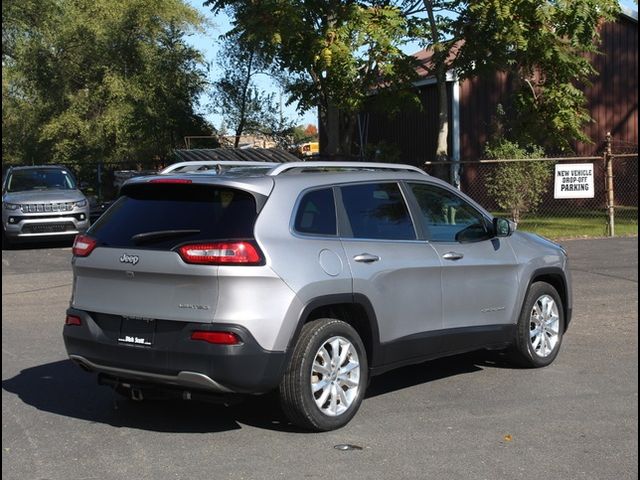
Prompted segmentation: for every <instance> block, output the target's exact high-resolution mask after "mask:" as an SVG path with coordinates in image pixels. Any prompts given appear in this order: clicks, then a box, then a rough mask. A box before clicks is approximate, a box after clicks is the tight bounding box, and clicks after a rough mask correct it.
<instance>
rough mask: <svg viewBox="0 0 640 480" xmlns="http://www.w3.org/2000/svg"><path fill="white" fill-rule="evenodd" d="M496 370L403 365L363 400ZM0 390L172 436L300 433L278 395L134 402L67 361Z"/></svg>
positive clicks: (476, 362)
mask: <svg viewBox="0 0 640 480" xmlns="http://www.w3.org/2000/svg"><path fill="white" fill-rule="evenodd" d="M489 365H491V366H498V368H500V365H496V364H495V362H493V361H492V360H489V361H487V360H486V352H485V353H484V354H480V355H479V354H478V353H474V354H468V355H459V356H456V357H450V358H448V359H441V360H436V361H433V362H428V363H423V364H420V365H414V366H410V367H404V368H401V369H397V370H394V371H392V372H389V373H386V374H384V375H381V376H379V377H375V378H374V379H373V381H372V383H371V386H370V388H369V390H368V391H367V397H375V396H378V395H383V394H389V393H392V392H394V391H396V390H401V389H403V388H407V387H411V386H415V385H419V384H422V383H425V382H431V381H435V380H438V379H441V378H446V377H451V376H455V375H461V374H465V373H472V372H475V371H479V370H481V369H482V368H483V366H489ZM2 388H3V389H4V390H6V391H7V392H10V393H13V394H15V395H17V396H18V397H19V398H20V400H22V401H23V402H24V403H26V404H27V405H31V406H32V407H35V408H37V409H38V410H41V411H44V412H50V413H54V414H57V415H62V416H66V417H70V418H77V419H80V420H86V421H89V422H93V423H104V424H108V425H111V426H114V427H127V428H135V429H140V430H149V431H156V432H173V433H215V432H223V431H228V430H235V429H240V428H242V425H243V424H244V425H250V426H253V427H256V428H262V429H267V430H274V431H281V432H297V433H304V432H303V431H302V430H300V429H299V428H297V427H295V426H294V425H292V424H291V423H290V422H289V421H288V420H287V419H286V417H285V416H284V414H283V413H282V411H281V410H280V408H279V405H278V399H277V395H275V394H267V395H262V396H247V397H244V398H243V399H242V400H241V401H240V402H238V403H234V404H231V405H224V404H212V403H208V402H201V401H184V400H173V399H166V400H144V401H142V402H137V401H133V400H129V399H126V398H124V397H121V396H120V395H118V394H116V393H115V392H114V391H113V390H112V389H111V388H110V387H106V386H99V385H97V383H96V375H95V374H87V373H86V372H83V371H82V370H80V369H79V368H78V367H77V366H76V365H75V364H74V363H73V362H71V361H70V360H62V361H58V362H53V363H47V364H44V365H38V366H36V367H31V368H27V369H25V370H22V371H21V372H20V373H19V374H18V375H16V376H15V377H13V378H10V379H7V380H3V382H2Z"/></svg>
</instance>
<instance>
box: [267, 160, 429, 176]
mask: <svg viewBox="0 0 640 480" xmlns="http://www.w3.org/2000/svg"><path fill="white" fill-rule="evenodd" d="M324 168H326V169H334V168H335V169H346V170H401V171H407V172H416V173H421V174H422V175H427V173H426V172H424V171H423V170H420V169H419V168H418V167H414V166H412V165H405V164H402V163H375V162H289V163H283V164H282V165H278V166H277V167H275V168H274V169H272V170H270V171H269V173H268V174H267V175H270V176H276V175H280V174H281V173H285V172H288V171H290V170H304V169H324Z"/></svg>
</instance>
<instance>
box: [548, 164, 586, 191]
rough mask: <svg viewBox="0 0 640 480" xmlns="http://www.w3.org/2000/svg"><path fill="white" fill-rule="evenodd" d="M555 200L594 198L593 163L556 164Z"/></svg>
mask: <svg viewBox="0 0 640 480" xmlns="http://www.w3.org/2000/svg"><path fill="white" fill-rule="evenodd" d="M553 197H554V198H593V163H565V164H564V165H562V164H556V174H555V181H554V189H553Z"/></svg>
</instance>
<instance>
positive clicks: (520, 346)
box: [512, 282, 564, 368]
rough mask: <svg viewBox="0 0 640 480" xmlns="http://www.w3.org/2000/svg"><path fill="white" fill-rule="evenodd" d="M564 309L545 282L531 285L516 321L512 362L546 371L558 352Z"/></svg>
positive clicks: (555, 294)
mask: <svg viewBox="0 0 640 480" xmlns="http://www.w3.org/2000/svg"><path fill="white" fill-rule="evenodd" d="M563 333H564V307H563V305H562V300H561V299H560V295H558V292H557V291H556V289H555V288H554V287H553V286H551V285H549V284H548V283H546V282H536V283H533V284H532V285H531V287H530V288H529V291H528V292H527V296H526V298H525V301H524V305H523V308H522V313H521V314H520V318H519V320H518V325H517V333H516V341H515V345H514V347H513V355H512V357H513V360H514V361H515V362H516V363H518V364H520V365H522V366H525V367H532V368H539V367H545V366H547V365H549V364H550V363H551V362H553V361H554V360H555V358H556V356H557V355H558V352H559V351H560V345H561V344H562V335H563Z"/></svg>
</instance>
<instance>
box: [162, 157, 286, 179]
mask: <svg viewBox="0 0 640 480" xmlns="http://www.w3.org/2000/svg"><path fill="white" fill-rule="evenodd" d="M278 165H280V163H279V162H260V161H255V162H253V161H244V160H191V161H188V162H177V163H172V164H171V165H169V166H168V167H165V168H163V169H162V170H160V172H159V173H160V174H162V175H166V174H168V173H193V172H195V171H197V170H198V167H200V168H203V169H211V170H220V168H222V167H269V166H273V167H276V166H278ZM189 167H193V169H189ZM185 168H186V170H184V169H185Z"/></svg>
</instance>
